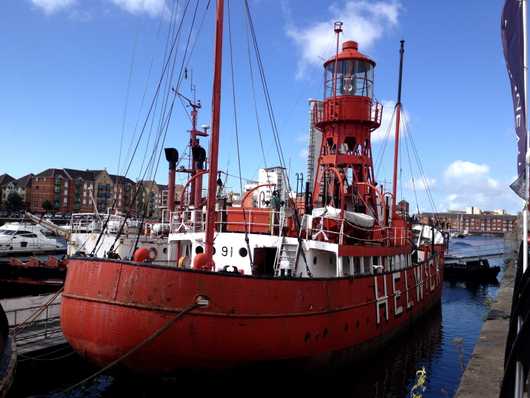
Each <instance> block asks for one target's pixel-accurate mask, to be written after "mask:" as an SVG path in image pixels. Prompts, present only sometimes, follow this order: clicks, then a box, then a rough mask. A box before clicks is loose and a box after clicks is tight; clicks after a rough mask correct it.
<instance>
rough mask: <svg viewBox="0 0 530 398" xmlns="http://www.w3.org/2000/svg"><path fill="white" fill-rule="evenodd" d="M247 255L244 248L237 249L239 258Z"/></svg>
mask: <svg viewBox="0 0 530 398" xmlns="http://www.w3.org/2000/svg"><path fill="white" fill-rule="evenodd" d="M247 254H248V251H247V249H245V248H244V247H242V248H241V249H239V255H240V256H241V257H246V256H247Z"/></svg>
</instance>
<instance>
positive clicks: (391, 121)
mask: <svg viewBox="0 0 530 398" xmlns="http://www.w3.org/2000/svg"><path fill="white" fill-rule="evenodd" d="M395 107H396V102H395V101H383V117H382V118H381V126H380V127H379V128H378V129H377V130H375V131H374V132H373V133H372V142H375V141H382V140H384V139H385V138H388V139H391V140H394V137H395V134H394V133H395V131H396V118H395V115H394V108H395ZM405 122H407V124H408V123H410V116H409V114H408V112H406V111H404V110H401V123H400V127H399V134H400V136H403V135H404V134H405V133H406V130H405V129H404V124H405Z"/></svg>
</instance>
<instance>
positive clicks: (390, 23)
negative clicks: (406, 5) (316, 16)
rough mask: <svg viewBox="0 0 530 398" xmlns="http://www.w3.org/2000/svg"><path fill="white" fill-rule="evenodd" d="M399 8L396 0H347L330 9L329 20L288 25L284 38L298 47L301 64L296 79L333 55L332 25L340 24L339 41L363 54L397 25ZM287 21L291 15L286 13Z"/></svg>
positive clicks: (334, 42)
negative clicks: (355, 46) (352, 43)
mask: <svg viewBox="0 0 530 398" xmlns="http://www.w3.org/2000/svg"><path fill="white" fill-rule="evenodd" d="M400 10H401V5H400V3H399V2H398V1H397V0H390V1H388V0H380V1H368V0H347V1H346V2H345V3H343V4H342V6H340V7H339V6H338V5H337V4H333V5H332V6H330V7H329V13H330V14H331V17H330V18H329V19H327V20H325V21H321V22H316V23H314V24H312V25H309V26H308V27H304V28H298V27H296V26H294V25H293V24H292V23H288V26H287V36H288V37H290V38H291V39H292V40H293V41H294V42H295V44H296V46H297V47H298V50H299V53H300V61H299V63H298V72H297V77H298V78H301V77H302V76H303V75H304V72H305V70H306V68H307V67H308V66H311V65H313V66H321V65H322V62H323V60H325V59H328V58H330V57H331V56H332V55H333V54H334V53H335V48H336V38H335V33H334V32H333V23H334V22H335V21H339V20H340V21H342V22H343V23H344V25H343V30H344V32H343V36H342V39H343V40H346V39H351V40H355V41H357V42H358V43H359V48H360V50H361V52H362V51H365V50H368V49H370V47H372V46H373V45H374V43H375V42H376V40H377V39H379V38H381V37H382V35H383V33H384V32H385V31H386V30H387V29H390V28H392V27H394V26H396V25H397V23H398V17H399V12H400ZM284 14H287V15H286V16H287V17H288V18H289V17H290V13H289V12H285V11H284Z"/></svg>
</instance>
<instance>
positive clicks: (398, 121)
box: [392, 40, 405, 217]
mask: <svg viewBox="0 0 530 398" xmlns="http://www.w3.org/2000/svg"><path fill="white" fill-rule="evenodd" d="M400 43H401V46H400V48H399V83H398V99H397V103H396V139H395V143H394V179H393V180H392V217H393V216H394V214H395V213H396V199H397V179H398V176H397V172H398V156H399V127H400V124H401V81H402V79H403V53H404V52H405V48H404V46H405V40H401V42H400Z"/></svg>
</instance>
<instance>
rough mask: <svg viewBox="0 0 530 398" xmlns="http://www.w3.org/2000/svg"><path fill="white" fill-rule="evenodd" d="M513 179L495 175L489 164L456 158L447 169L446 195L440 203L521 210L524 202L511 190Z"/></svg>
mask: <svg viewBox="0 0 530 398" xmlns="http://www.w3.org/2000/svg"><path fill="white" fill-rule="evenodd" d="M510 182H511V181H499V180H497V179H495V178H493V177H492V176H491V175H490V167H489V166H488V165H487V164H478V163H473V162H470V161H465V160H456V161H454V162H452V163H451V164H450V165H449V166H448V167H447V169H446V170H445V172H444V191H445V199H444V200H443V202H442V203H441V206H438V207H439V208H443V207H446V208H447V209H449V210H463V209H465V208H466V207H470V206H475V207H479V208H481V209H485V210H492V209H497V208H505V209H507V210H509V211H512V212H513V211H517V210H519V209H520V207H521V203H522V202H521V201H520V199H519V198H518V197H517V196H516V195H515V194H514V193H513V192H512V191H511V190H510V188H509V184H510Z"/></svg>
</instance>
